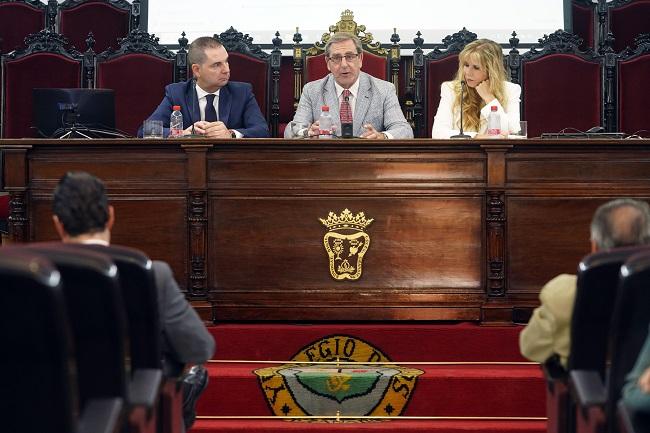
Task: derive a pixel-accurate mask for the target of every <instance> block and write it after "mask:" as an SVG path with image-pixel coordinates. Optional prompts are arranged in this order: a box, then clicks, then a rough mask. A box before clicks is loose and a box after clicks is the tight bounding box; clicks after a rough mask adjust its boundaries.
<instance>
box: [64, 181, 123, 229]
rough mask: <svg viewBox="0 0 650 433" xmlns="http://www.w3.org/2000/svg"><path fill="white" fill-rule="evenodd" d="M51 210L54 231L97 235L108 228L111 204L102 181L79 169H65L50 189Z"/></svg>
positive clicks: (111, 216) (111, 212) (111, 215)
mask: <svg viewBox="0 0 650 433" xmlns="http://www.w3.org/2000/svg"><path fill="white" fill-rule="evenodd" d="M52 211H53V213H54V217H55V218H54V222H55V226H56V227H57V231H59V228H61V229H62V230H63V231H64V234H65V235H66V236H64V234H62V233H61V232H59V235H60V236H61V237H62V238H64V240H65V238H66V237H72V238H75V237H79V236H85V235H91V236H92V235H95V234H100V233H102V232H104V231H106V229H107V228H108V229H110V226H111V225H112V220H113V211H112V207H111V206H109V204H108V197H107V195H106V188H105V186H104V183H103V182H102V181H101V180H100V179H98V178H96V177H95V176H93V175H91V174H89V173H86V172H83V171H79V172H68V173H66V174H65V175H64V176H63V177H62V178H61V179H60V180H59V183H58V184H57V186H56V189H55V190H54V196H53V200H52Z"/></svg>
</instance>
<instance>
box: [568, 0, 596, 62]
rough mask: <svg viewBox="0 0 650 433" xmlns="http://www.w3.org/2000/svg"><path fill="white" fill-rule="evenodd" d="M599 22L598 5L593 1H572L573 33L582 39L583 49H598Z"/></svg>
mask: <svg viewBox="0 0 650 433" xmlns="http://www.w3.org/2000/svg"><path fill="white" fill-rule="evenodd" d="M597 21H598V20H597V14H596V3H594V2H592V1H591V0H571V25H572V29H571V31H572V32H573V33H574V34H575V35H577V36H579V37H580V38H581V39H582V45H580V48H581V49H583V50H586V49H588V48H592V49H595V48H596V47H594V41H595V39H596V23H597Z"/></svg>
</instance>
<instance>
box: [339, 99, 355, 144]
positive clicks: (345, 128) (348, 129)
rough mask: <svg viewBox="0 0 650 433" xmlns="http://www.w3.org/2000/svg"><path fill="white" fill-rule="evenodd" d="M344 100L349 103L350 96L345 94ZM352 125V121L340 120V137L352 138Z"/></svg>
mask: <svg viewBox="0 0 650 433" xmlns="http://www.w3.org/2000/svg"><path fill="white" fill-rule="evenodd" d="M343 99H344V100H345V102H347V103H350V97H349V96H345V97H344V98H343ZM352 132H353V127H352V123H343V122H341V138H352V137H353V135H352Z"/></svg>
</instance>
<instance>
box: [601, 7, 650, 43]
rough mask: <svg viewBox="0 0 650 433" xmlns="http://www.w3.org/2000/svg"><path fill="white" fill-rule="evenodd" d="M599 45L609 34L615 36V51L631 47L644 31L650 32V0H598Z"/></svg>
mask: <svg viewBox="0 0 650 433" xmlns="http://www.w3.org/2000/svg"><path fill="white" fill-rule="evenodd" d="M598 15H599V23H600V24H599V30H598V38H599V45H603V43H604V41H605V39H606V38H607V35H608V34H610V33H611V34H612V36H613V37H614V51H615V52H617V53H620V52H621V51H623V50H624V49H625V48H626V47H631V46H632V45H633V44H634V40H635V39H636V38H637V37H638V36H639V35H640V34H642V33H650V20H648V17H649V16H650V0H612V1H609V2H606V1H605V0H599V1H598Z"/></svg>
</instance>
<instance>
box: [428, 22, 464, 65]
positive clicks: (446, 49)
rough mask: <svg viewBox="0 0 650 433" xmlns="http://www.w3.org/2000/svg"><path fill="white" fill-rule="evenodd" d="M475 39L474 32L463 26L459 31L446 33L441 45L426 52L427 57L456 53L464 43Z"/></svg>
mask: <svg viewBox="0 0 650 433" xmlns="http://www.w3.org/2000/svg"><path fill="white" fill-rule="evenodd" d="M475 40H476V33H473V32H470V31H469V30H467V29H466V28H465V27H463V28H462V29H461V30H460V31H458V32H456V33H454V34H451V35H447V36H445V37H444V38H443V39H442V45H441V46H439V47H436V48H434V49H433V51H431V52H430V53H428V54H427V59H431V60H437V59H440V58H443V57H447V56H448V55H450V54H457V53H460V52H461V51H463V48H465V45H467V44H469V43H470V42H472V41H475Z"/></svg>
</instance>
